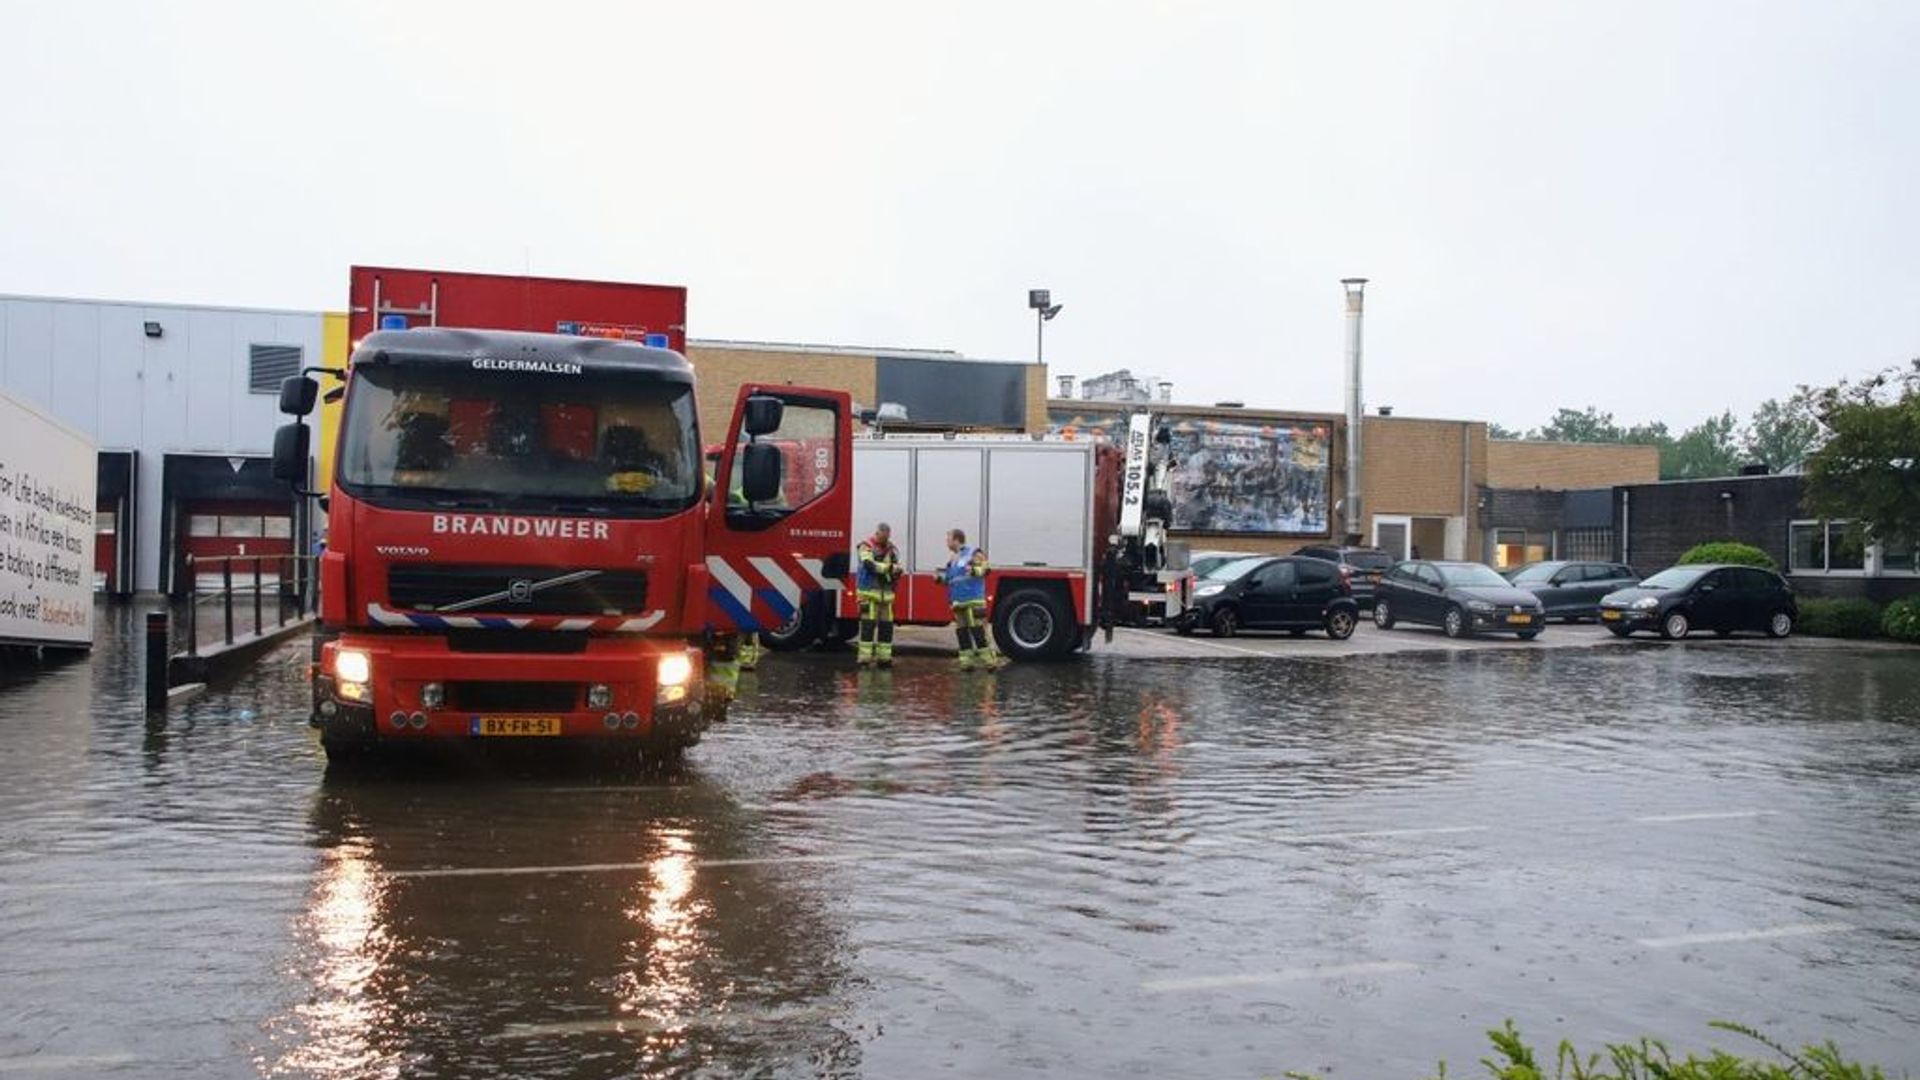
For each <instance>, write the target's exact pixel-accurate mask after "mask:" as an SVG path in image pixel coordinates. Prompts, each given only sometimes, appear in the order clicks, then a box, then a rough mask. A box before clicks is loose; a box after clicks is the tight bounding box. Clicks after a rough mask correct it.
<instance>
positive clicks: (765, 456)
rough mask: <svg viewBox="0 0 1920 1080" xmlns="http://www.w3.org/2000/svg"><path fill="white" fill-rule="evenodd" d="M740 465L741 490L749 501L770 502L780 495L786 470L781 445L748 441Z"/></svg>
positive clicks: (776, 403)
mask: <svg viewBox="0 0 1920 1080" xmlns="http://www.w3.org/2000/svg"><path fill="white" fill-rule="evenodd" d="M774 404H775V405H778V404H779V402H777V401H776V402H774ZM740 467H741V473H740V480H741V483H740V492H741V494H743V495H745V496H746V497H747V502H749V503H762V502H770V501H772V500H773V499H776V498H778V497H779V495H780V481H781V475H780V474H781V473H783V472H785V471H786V462H785V461H784V460H783V459H782V456H781V454H780V448H779V447H777V446H774V445H772V444H770V443H748V444H747V446H746V448H745V449H744V450H743V451H742V452H741V466H740Z"/></svg>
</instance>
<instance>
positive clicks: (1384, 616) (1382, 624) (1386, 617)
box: [1373, 600, 1393, 630]
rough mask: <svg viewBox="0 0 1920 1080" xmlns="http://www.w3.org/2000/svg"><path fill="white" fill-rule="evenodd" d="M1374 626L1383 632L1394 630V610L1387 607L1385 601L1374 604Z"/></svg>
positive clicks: (1376, 601) (1377, 601)
mask: <svg viewBox="0 0 1920 1080" xmlns="http://www.w3.org/2000/svg"><path fill="white" fill-rule="evenodd" d="M1373 625H1375V626H1377V627H1379V628H1380V629H1382V630H1391V629H1393V609H1392V608H1390V607H1388V606H1387V602H1386V601H1385V600H1375V601H1374V602H1373Z"/></svg>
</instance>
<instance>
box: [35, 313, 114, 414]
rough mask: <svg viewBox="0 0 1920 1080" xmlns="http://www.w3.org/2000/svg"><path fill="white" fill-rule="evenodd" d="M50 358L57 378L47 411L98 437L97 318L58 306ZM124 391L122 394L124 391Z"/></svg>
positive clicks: (98, 355)
mask: <svg viewBox="0 0 1920 1080" xmlns="http://www.w3.org/2000/svg"><path fill="white" fill-rule="evenodd" d="M53 355H54V356H56V357H58V358H59V363H60V377H59V378H57V379H54V380H53V385H52V387H51V399H52V405H51V407H50V408H49V409H48V410H47V411H48V412H51V413H52V414H53V415H55V416H57V417H59V418H60V419H62V420H64V421H66V422H67V423H68V424H71V425H72V426H74V427H76V428H79V429H80V430H81V431H84V432H86V433H87V434H88V435H90V436H92V437H93V441H94V442H95V443H96V444H98V443H101V442H104V441H105V440H104V439H102V438H101V437H100V316H99V312H98V311H97V310H90V309H88V308H85V307H82V306H80V305H78V304H57V305H55V306H54V313H53ZM123 392H124V391H123Z"/></svg>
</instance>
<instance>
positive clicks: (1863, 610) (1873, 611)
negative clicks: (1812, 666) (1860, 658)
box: [1794, 596, 1883, 638]
mask: <svg viewBox="0 0 1920 1080" xmlns="http://www.w3.org/2000/svg"><path fill="white" fill-rule="evenodd" d="M1882 619H1883V615H1882V612H1881V610H1880V605H1879V604H1876V603H1874V602H1873V601H1871V600H1825V599H1821V598H1820V597H1817V596H1816V597H1809V598H1808V599H1805V600H1802V601H1800V621H1799V622H1798V623H1796V624H1795V625H1794V629H1795V630H1796V631H1798V632H1800V633H1802V634H1806V635H1808V636H1810V637H1838V638H1870V637H1879V636H1880V624H1881V622H1882Z"/></svg>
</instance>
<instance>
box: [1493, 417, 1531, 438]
mask: <svg viewBox="0 0 1920 1080" xmlns="http://www.w3.org/2000/svg"><path fill="white" fill-rule="evenodd" d="M1526 437H1527V436H1526V433H1525V432H1523V431H1519V430H1516V429H1514V428H1510V427H1508V426H1507V425H1505V424H1502V423H1500V422H1499V421H1497V420H1494V421H1489V422H1488V424H1487V438H1489V439H1524V438H1526Z"/></svg>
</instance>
